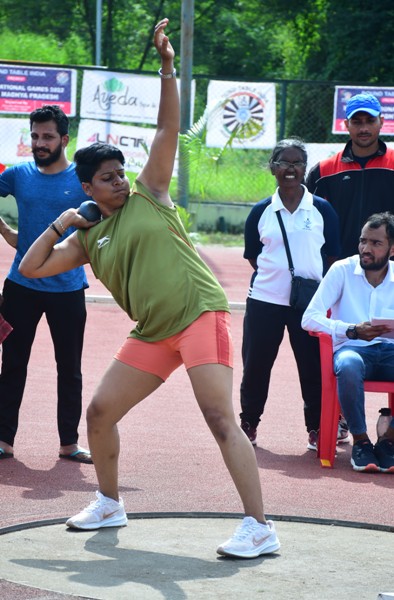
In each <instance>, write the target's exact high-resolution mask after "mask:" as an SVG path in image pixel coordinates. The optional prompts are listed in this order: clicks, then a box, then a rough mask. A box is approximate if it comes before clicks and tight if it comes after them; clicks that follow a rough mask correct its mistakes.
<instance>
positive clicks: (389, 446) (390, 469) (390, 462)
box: [374, 440, 394, 473]
mask: <svg viewBox="0 0 394 600" xmlns="http://www.w3.org/2000/svg"><path fill="white" fill-rule="evenodd" d="M374 452H375V456H376V458H377V459H378V462H379V467H380V470H381V471H382V473H394V442H393V441H392V440H382V441H381V442H377V444H375V448H374Z"/></svg>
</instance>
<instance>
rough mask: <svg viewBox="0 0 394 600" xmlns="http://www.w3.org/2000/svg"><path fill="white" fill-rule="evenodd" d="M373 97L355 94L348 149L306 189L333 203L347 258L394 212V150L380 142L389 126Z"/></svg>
mask: <svg viewBox="0 0 394 600" xmlns="http://www.w3.org/2000/svg"><path fill="white" fill-rule="evenodd" d="M381 112H382V108H381V105H380V103H379V100H378V99H377V98H376V96H374V95H372V94H366V93H363V94H357V95H355V96H352V97H351V98H350V100H349V101H348V103H347V105H346V119H345V126H346V128H347V130H348V132H349V135H350V140H349V141H348V142H347V144H346V146H345V148H344V149H343V150H342V151H341V152H338V153H337V154H335V155H334V156H331V157H330V158H327V159H325V160H322V161H320V162H319V163H317V164H316V165H315V166H314V167H312V169H311V170H310V171H309V174H308V177H307V179H306V186H307V188H308V190H309V191H310V192H311V193H312V194H316V195H317V196H321V197H322V198H325V199H326V200H328V202H330V204H331V205H332V206H333V208H334V209H335V211H336V212H337V214H338V216H339V229H340V240H341V249H342V251H341V258H345V257H347V256H352V255H354V254H356V253H357V252H358V243H359V236H360V231H361V227H362V225H363V223H365V221H366V219H367V218H368V217H369V216H370V215H372V214H373V213H376V212H384V211H390V212H394V194H393V190H394V149H392V148H388V147H387V146H386V144H385V143H384V142H383V141H382V140H381V139H380V138H379V134H380V131H381V129H382V126H383V123H384V117H383V116H382V115H381Z"/></svg>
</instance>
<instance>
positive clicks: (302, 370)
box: [240, 298, 321, 431]
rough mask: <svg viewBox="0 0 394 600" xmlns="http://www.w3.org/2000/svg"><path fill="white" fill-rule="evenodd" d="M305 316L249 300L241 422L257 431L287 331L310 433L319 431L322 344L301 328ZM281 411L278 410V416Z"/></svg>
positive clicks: (246, 319)
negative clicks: (274, 367)
mask: <svg viewBox="0 0 394 600" xmlns="http://www.w3.org/2000/svg"><path fill="white" fill-rule="evenodd" d="M301 318H302V312H301V311H298V310H294V309H293V308H291V307H290V306H280V305H278V304H270V303H268V302H261V301H260V300H254V299H252V298H248V299H247V302H246V312H245V317H244V333H243V342H242V359H243V365H244V371H243V379H242V383H241V407H242V412H241V415H240V416H241V419H242V420H244V421H248V423H250V425H251V426H252V427H257V425H258V423H259V421H260V417H261V415H262V414H263V412H264V407H265V403H266V400H267V396H268V388H269V383H270V378H271V370H272V367H273V364H274V362H275V359H276V357H277V355H278V350H279V346H280V344H281V342H282V340H283V335H284V331H285V327H287V330H288V332H289V338H290V344H291V347H292V350H293V353H294V357H295V360H296V363H297V369H298V376H299V380H300V385H301V392H302V398H303V400H304V418H305V425H306V428H307V431H311V430H312V429H314V430H318V429H319V426H320V409H321V371H320V352H319V342H318V339H317V338H316V337H312V336H310V335H309V333H308V332H307V331H304V330H303V329H302V327H301ZM280 410H281V407H280V406H278V413H279V412H280Z"/></svg>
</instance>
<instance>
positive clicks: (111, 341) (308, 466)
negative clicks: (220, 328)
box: [0, 239, 394, 527]
mask: <svg viewBox="0 0 394 600" xmlns="http://www.w3.org/2000/svg"><path fill="white" fill-rule="evenodd" d="M201 253H202V254H203V256H204V258H205V259H206V260H207V262H208V263H209V265H210V266H211V268H212V269H213V270H214V271H215V273H216V274H217V276H218V278H219V280H220V281H221V283H222V285H223V286H224V288H225V289H226V291H227V293H228V297H229V300H230V301H232V302H242V301H243V300H244V298H245V295H246V291H247V287H248V281H249V276H250V267H249V266H248V264H247V263H246V261H244V260H243V258H242V249H241V248H223V247H219V246H211V247H203V248H201ZM11 259H12V251H10V249H9V248H8V246H6V244H5V243H4V241H3V240H2V239H0V280H3V279H4V276H5V275H6V273H7V270H8V265H9V264H10V261H11ZM88 276H89V281H90V283H91V288H90V289H89V290H88V294H107V293H108V292H106V290H104V289H103V287H102V286H101V284H100V283H99V282H96V281H95V280H94V278H93V276H92V274H91V272H90V271H88ZM242 318H243V314H242V312H241V311H234V313H233V337H234V344H235V369H234V395H233V397H234V407H235V410H236V412H237V413H238V412H239V397H238V390H239V384H240V379H241V373H242V365H241V359H240V348H241V340H242ZM130 329H131V324H130V322H129V320H128V318H127V316H126V315H125V314H124V313H122V312H121V310H120V309H119V308H117V307H116V306H114V305H109V304H92V303H88V321H87V331H86V337H85V348H84V359H83V373H84V399H83V400H84V408H86V406H87V404H88V403H89V399H90V397H91V395H92V392H93V390H94V388H95V386H96V384H97V382H98V381H99V379H100V377H101V374H102V372H103V370H104V369H105V368H106V365H107V364H108V362H109V361H110V359H111V357H112V356H113V354H114V352H115V350H116V349H117V348H118V346H119V345H120V344H121V343H122V341H123V340H124V337H125V335H126V334H127V332H128V331H129V330H130ZM263 352H264V348H263V347H262V355H263ZM55 371H56V369H55V362H54V358H53V350H52V344H51V341H50V337H49V332H48V327H47V325H46V322H45V319H43V321H42V322H41V324H40V326H39V328H38V331H37V337H36V341H35V344H34V346H33V352H32V356H31V360H30V366H29V374H28V383H27V386H26V390H25V396H24V401H23V405H22V410H21V414H20V427H19V431H18V435H17V439H16V442H15V456H16V459H15V460H2V461H0V483H1V500H2V502H1V515H0V527H5V526H8V525H12V524H16V523H23V522H29V521H34V520H41V519H51V518H57V517H64V516H67V515H70V514H71V513H74V512H76V511H77V510H79V509H80V508H81V507H82V506H84V505H85V504H87V503H88V502H89V501H90V500H92V499H93V494H94V491H95V490H96V479H95V475H94V469H93V467H92V466H89V465H77V464H73V463H71V462H68V461H64V460H59V459H58V458H57V454H58V437H57V431H56V394H55V389H56V383H55V382H56V373H55ZM368 398H369V399H368V422H369V425H370V430H371V432H372V429H373V428H374V426H375V422H376V418H377V416H378V409H379V408H380V406H381V405H382V406H384V405H385V404H386V399H385V398H383V397H382V396H381V395H376V394H375V395H372V394H371V395H369V397H368ZM119 429H120V434H121V443H122V446H121V460H120V485H121V494H122V496H123V498H124V500H125V505H126V509H127V511H128V512H134V511H135V512H163V511H164V512H174V511H176V512H178V511H179V512H189V511H193V512H195V511H211V512H220V511H222V512H241V510H242V509H241V505H240V502H239V499H238V496H237V494H236V492H235V490H234V488H233V485H232V482H231V480H230V478H229V476H228V474H227V471H226V469H225V467H224V465H223V463H222V459H221V456H220V453H219V451H218V449H217V447H216V444H215V442H214V440H213V438H212V436H211V434H210V433H209V431H208V429H207V427H206V425H205V423H204V421H203V418H202V416H201V414H200V413H199V411H198V408H197V405H196V402H195V400H194V397H193V395H192V391H191V386H190V384H189V381H188V378H187V375H186V372H185V370H184V369H183V368H180V369H178V371H176V372H175V373H174V374H173V376H172V377H171V378H170V380H169V381H168V382H167V383H166V384H165V385H163V386H162V387H161V388H160V389H159V390H158V391H157V392H156V393H155V394H154V395H153V396H151V397H150V398H148V399H147V400H145V401H144V402H143V403H142V404H141V405H140V406H138V407H137V408H135V409H134V410H133V411H132V412H131V413H130V414H129V415H127V417H126V418H125V419H124V420H123V421H122V422H121V424H120V426H119ZM372 433H373V432H372ZM80 434H81V437H80V441H81V443H82V444H86V426H85V421H84V419H82V421H81V426H80ZM349 452H350V447H349V445H348V446H347V447H346V446H345V447H344V448H340V449H339V454H338V458H337V461H336V467H335V469H333V470H327V469H324V470H323V469H321V467H320V465H319V462H318V460H317V459H316V455H315V453H313V452H310V451H308V450H306V432H305V427H304V423H303V414H302V400H301V397H300V388H299V384H298V379H297V373H296V367H295V361H294V358H293V356H292V353H291V350H290V346H289V343H288V340H287V338H285V340H284V342H283V344H282V347H281V349H280V353H279V356H278V359H277V362H276V364H275V367H274V370H273V373H272V378H271V387H270V397H269V400H268V403H267V408H266V413H265V414H264V417H263V421H262V423H261V424H260V427H259V433H258V447H257V449H256V455H257V460H258V464H259V470H260V477H261V484H262V488H263V493H264V499H265V508H266V512H267V513H269V514H274V515H275V514H277V515H297V516H305V517H312V518H327V519H340V520H347V521H360V522H365V523H376V524H384V525H393V524H394V502H393V493H392V491H393V487H394V478H393V477H392V476H390V475H384V474H376V475H375V474H374V475H372V474H357V473H355V472H353V471H352V469H351V467H350V464H349V460H350V454H349Z"/></svg>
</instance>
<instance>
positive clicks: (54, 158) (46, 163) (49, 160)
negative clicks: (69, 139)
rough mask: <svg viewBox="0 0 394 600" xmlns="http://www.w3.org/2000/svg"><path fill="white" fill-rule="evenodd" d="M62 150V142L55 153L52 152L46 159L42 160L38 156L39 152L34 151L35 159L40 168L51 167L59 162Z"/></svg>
mask: <svg viewBox="0 0 394 600" xmlns="http://www.w3.org/2000/svg"><path fill="white" fill-rule="evenodd" d="M62 150H63V147H62V143H61V142H60V144H59V146H58V147H57V148H56V149H55V150H54V151H53V152H50V153H49V154H48V156H47V157H46V158H40V157H39V156H36V152H37V150H36V149H35V150H33V158H34V161H35V163H36V165H37V166H38V167H49V166H50V165H53V163H55V162H57V161H58V160H59V158H60V157H61V155H62Z"/></svg>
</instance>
